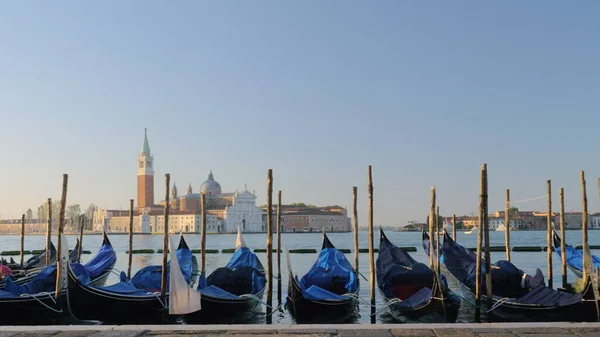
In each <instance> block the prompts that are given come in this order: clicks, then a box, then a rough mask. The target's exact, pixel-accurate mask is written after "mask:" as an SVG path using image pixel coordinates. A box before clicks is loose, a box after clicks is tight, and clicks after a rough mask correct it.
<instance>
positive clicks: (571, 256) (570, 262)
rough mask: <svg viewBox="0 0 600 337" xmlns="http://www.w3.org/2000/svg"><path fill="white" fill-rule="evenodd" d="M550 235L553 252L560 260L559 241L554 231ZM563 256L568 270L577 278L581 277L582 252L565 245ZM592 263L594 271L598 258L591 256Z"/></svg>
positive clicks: (597, 264) (598, 264)
mask: <svg viewBox="0 0 600 337" xmlns="http://www.w3.org/2000/svg"><path fill="white" fill-rule="evenodd" d="M552 233H553V234H554V235H553V239H554V240H553V241H554V251H556V254H558V257H559V258H561V259H562V252H561V250H560V243H561V241H560V240H561V239H560V237H559V236H558V234H557V233H556V231H554V230H553V231H552ZM565 254H566V261H567V266H568V267H569V269H571V271H572V272H573V273H574V274H575V275H577V277H579V278H581V277H583V251H582V250H581V249H576V248H575V247H573V246H570V245H567V244H566V243H565ZM592 261H593V263H594V269H595V268H599V267H600V257H598V256H596V255H592Z"/></svg>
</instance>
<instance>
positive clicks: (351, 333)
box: [338, 329, 393, 337]
mask: <svg viewBox="0 0 600 337" xmlns="http://www.w3.org/2000/svg"><path fill="white" fill-rule="evenodd" d="M338 336H339V337H371V336H372V337H393V335H392V333H391V332H390V330H388V329H356V330H355V329H348V330H345V329H344V330H342V329H340V330H338Z"/></svg>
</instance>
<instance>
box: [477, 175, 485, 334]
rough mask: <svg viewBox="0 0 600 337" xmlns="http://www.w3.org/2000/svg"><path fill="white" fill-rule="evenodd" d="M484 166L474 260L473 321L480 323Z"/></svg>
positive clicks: (480, 185)
mask: <svg viewBox="0 0 600 337" xmlns="http://www.w3.org/2000/svg"><path fill="white" fill-rule="evenodd" d="M484 170H485V166H484V168H482V169H481V177H480V184H479V224H478V227H479V228H478V230H477V257H476V262H475V322H476V323H481V245H482V243H483V225H482V224H483V213H484V201H483V195H484V193H485V191H484V188H485V186H484V184H485V182H484V180H485V178H484V177H485V172H484Z"/></svg>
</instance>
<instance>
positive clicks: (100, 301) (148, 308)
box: [68, 236, 198, 324]
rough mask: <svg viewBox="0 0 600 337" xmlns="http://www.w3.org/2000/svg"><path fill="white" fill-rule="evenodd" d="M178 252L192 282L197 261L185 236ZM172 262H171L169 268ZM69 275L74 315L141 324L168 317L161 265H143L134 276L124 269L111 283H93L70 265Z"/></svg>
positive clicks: (183, 270) (179, 260) (188, 280)
mask: <svg viewBox="0 0 600 337" xmlns="http://www.w3.org/2000/svg"><path fill="white" fill-rule="evenodd" d="M176 255H177V257H178V262H179V265H180V268H181V271H182V273H183V274H184V276H185V278H186V281H187V282H189V283H191V282H193V281H194V280H195V272H196V271H197V268H198V263H197V261H196V258H195V257H194V255H193V254H192V251H191V250H190V249H189V247H188V245H187V243H186V242H185V239H184V238H183V236H181V238H180V240H179V246H178V247H177V251H176ZM169 266H170V263H169V264H168V265H167V272H168V271H169V269H170V267H169ZM68 276H69V277H68V284H69V299H68V300H69V306H70V309H71V314H72V315H73V317H75V318H77V319H79V320H96V321H102V322H105V323H118V324H136V323H137V324H142V323H160V322H162V321H163V319H164V318H166V317H167V310H166V309H167V308H168V305H167V304H168V294H167V297H166V300H165V302H163V300H162V299H161V296H160V288H161V276H162V266H159V265H157V266H147V267H144V268H142V269H140V270H139V271H138V272H137V273H136V274H135V275H134V276H133V277H132V278H131V279H127V276H126V274H125V273H124V272H121V273H120V276H119V280H120V282H118V283H116V284H113V285H109V286H94V285H93V284H91V283H90V280H89V278H87V277H85V275H77V273H76V271H75V270H73V268H69V269H68ZM167 290H168V284H167Z"/></svg>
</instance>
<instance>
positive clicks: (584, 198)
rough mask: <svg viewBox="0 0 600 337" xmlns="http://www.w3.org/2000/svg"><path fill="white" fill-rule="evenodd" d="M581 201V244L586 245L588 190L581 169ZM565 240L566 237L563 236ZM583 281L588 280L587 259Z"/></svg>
mask: <svg viewBox="0 0 600 337" xmlns="http://www.w3.org/2000/svg"><path fill="white" fill-rule="evenodd" d="M580 176H581V202H582V205H583V210H582V212H581V245H582V246H585V245H586V244H587V242H588V215H587V211H588V208H587V191H586V187H585V172H584V171H581V173H580ZM563 240H564V238H563ZM583 266H584V268H583V281H584V282H586V281H587V277H588V275H587V269H586V268H585V260H584V263H583Z"/></svg>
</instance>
